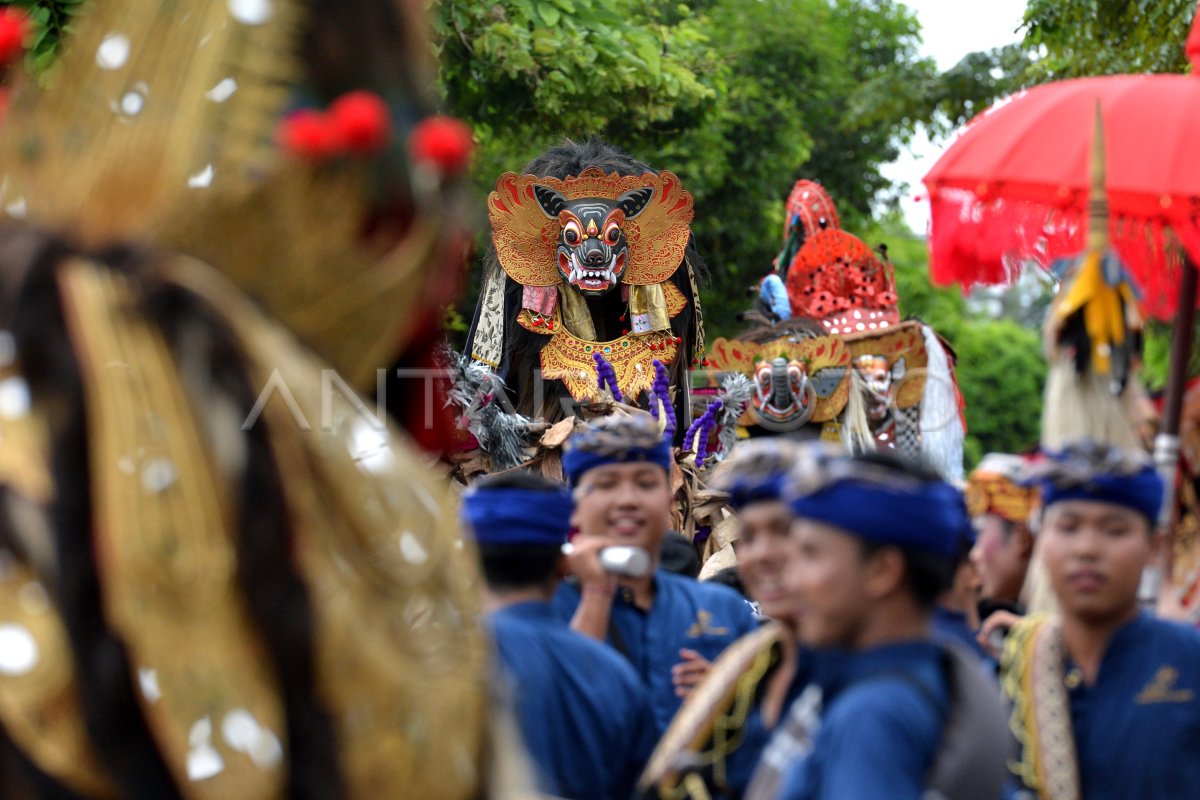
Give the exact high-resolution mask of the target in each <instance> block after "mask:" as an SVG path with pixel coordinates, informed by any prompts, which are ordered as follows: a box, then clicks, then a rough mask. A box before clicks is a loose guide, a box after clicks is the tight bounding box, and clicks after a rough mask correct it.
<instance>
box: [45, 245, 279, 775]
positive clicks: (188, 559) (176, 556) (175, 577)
mask: <svg viewBox="0 0 1200 800" xmlns="http://www.w3.org/2000/svg"><path fill="white" fill-rule="evenodd" d="M60 283H61V292H62V295H63V305H64V307H65V309H66V311H67V326H68V329H69V331H70V333H71V337H72V339H73V340H74V342H75V346H76V347H77V348H78V350H79V352H80V356H81V357H80V363H81V366H82V368H83V378H84V385H85V391H86V403H87V408H88V425H89V428H90V430H91V448H92V449H91V453H90V454H89V455H90V459H91V461H92V463H93V464H95V465H96V468H95V469H94V470H93V476H94V477H93V486H92V487H91V489H92V495H93V498H94V500H93V503H94V506H95V515H96V519H95V525H94V536H95V539H96V542H95V547H96V549H97V551H98V556H99V562H100V563H101V564H102V570H103V580H102V582H101V590H102V597H103V600H104V604H105V616H106V617H107V619H108V622H109V625H110V626H112V628H113V629H114V630H115V631H116V632H117V634H118V635H119V636H120V637H121V639H122V640H124V641H125V643H126V645H127V647H128V648H129V650H130V657H131V659H132V661H133V662H134V663H135V664H136V665H137V667H136V669H137V670H138V675H139V680H140V681H142V682H143V683H144V684H151V685H153V686H155V687H156V688H155V689H154V690H147V689H145V688H144V689H143V691H142V692H141V700H142V711H143V713H144V714H145V716H146V718H147V720H148V722H149V724H150V728H151V730H152V732H153V734H154V735H155V738H156V740H157V743H158V745H159V747H160V749H161V750H162V751H163V754H164V757H165V760H166V762H167V765H168V767H169V768H171V769H172V771H173V773H174V777H175V779H176V782H177V783H179V784H182V785H191V786H192V787H194V789H193V791H191V792H189V796H192V797H197V798H219V797H228V796H229V795H230V794H231V793H238V794H240V795H242V796H244V797H263V798H268V797H280V796H282V792H283V778H284V771H283V769H282V766H283V755H284V751H285V748H286V747H287V742H286V740H284V738H283V730H284V725H283V710H282V707H281V705H280V701H279V687H278V684H277V679H276V676H275V675H273V674H272V672H271V670H269V669H267V668H265V664H266V663H267V659H266V657H265V653H264V651H263V648H262V645H261V641H260V639H259V636H258V635H257V633H256V632H255V631H254V630H253V628H252V626H251V624H250V622H249V620H248V619H247V617H246V614H245V610H244V608H243V605H242V601H241V600H240V598H239V596H238V595H239V593H238V590H237V586H236V582H235V570H236V567H237V559H236V555H235V545H234V542H233V531H232V520H231V519H230V516H229V514H228V513H227V511H226V509H229V508H230V498H229V496H228V490H227V487H226V486H224V485H222V483H221V482H220V481H219V480H218V477H217V475H216V474H215V473H214V471H213V469H212V467H211V465H209V464H208V460H209V455H208V453H207V452H206V450H205V448H204V446H203V444H202V441H201V435H200V432H199V429H198V425H197V422H196V420H195V419H194V417H193V413H192V409H191V408H190V404H189V400H188V398H187V396H186V392H185V390H184V387H183V384H182V381H181V379H180V377H179V375H178V374H177V373H176V371H175V367H174V364H173V361H172V358H171V355H170V353H169V351H168V349H167V347H166V345H165V343H164V342H163V339H162V336H161V335H160V334H159V333H158V332H157V331H156V330H155V329H153V328H152V327H151V326H150V325H149V324H147V322H146V321H145V320H144V319H142V318H140V317H139V316H138V315H137V314H136V313H135V312H134V307H133V303H132V302H131V295H130V292H129V289H128V286H127V285H126V283H125V281H123V280H122V279H120V278H118V277H116V276H114V275H113V274H111V273H110V272H108V271H107V270H105V269H104V268H103V267H100V266H97V265H95V264H89V263H87V262H82V261H76V262H74V263H71V264H69V265H67V266H66V267H64V268H63V270H62V274H61V278H60ZM123 464H127V465H128V467H127V468H122V465H123ZM196 642H206V643H208V646H206V647H205V648H204V651H203V653H197V652H196V648H195V643H196ZM231 717H232V718H234V719H239V720H243V721H244V722H245V724H246V727H247V728H248V729H249V730H252V731H253V732H252V733H251V734H250V735H249V736H248V737H247V738H246V740H245V741H244V745H245V746H244V747H240V748H235V747H234V746H232V745H230V744H229V743H228V741H226V742H225V743H224V746H223V745H222V740H221V737H220V736H219V735H218V732H219V731H220V726H221V724H222V723H223V722H224V721H225V720H227V719H230V718H231ZM227 738H228V737H227ZM197 765H201V766H197ZM218 765H220V768H219V769H218V768H217V767H218ZM210 769H211V770H216V771H215V772H214V773H213V774H212V775H211V776H208V775H206V776H205V780H202V781H196V780H195V779H194V778H195V776H196V775H197V774H199V773H206V772H208V771H209V770H210Z"/></svg>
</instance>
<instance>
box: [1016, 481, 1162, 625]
mask: <svg viewBox="0 0 1200 800" xmlns="http://www.w3.org/2000/svg"><path fill="white" fill-rule="evenodd" d="M1038 537H1039V539H1041V540H1042V541H1041V548H1042V558H1043V559H1044V560H1045V564H1046V571H1047V572H1048V573H1049V576H1050V584H1051V586H1053V588H1054V593H1055V594H1056V595H1057V596H1058V601H1059V603H1060V605H1061V607H1062V610H1063V613H1064V614H1069V615H1072V616H1075V617H1079V618H1081V619H1084V620H1087V621H1094V622H1106V621H1110V620H1115V619H1119V618H1120V617H1122V616H1124V615H1126V614H1129V613H1131V612H1132V611H1133V609H1134V608H1136V604H1137V589H1138V582H1139V581H1140V580H1141V576H1142V570H1143V569H1144V568H1145V567H1146V564H1147V563H1149V561H1150V557H1151V555H1152V553H1153V550H1154V539H1153V536H1152V534H1151V530H1150V523H1149V521H1148V520H1147V519H1146V518H1145V517H1143V516H1142V515H1141V514H1139V513H1137V512H1136V511H1133V510H1132V509H1129V508H1126V507H1124V506H1119V505H1116V504H1113V503H1104V502H1100V501H1096V500H1062V501H1060V502H1057V503H1055V504H1054V505H1052V506H1050V507H1049V508H1048V509H1046V513H1045V517H1044V518H1043V521H1042V530H1041V532H1040V533H1039V534H1038Z"/></svg>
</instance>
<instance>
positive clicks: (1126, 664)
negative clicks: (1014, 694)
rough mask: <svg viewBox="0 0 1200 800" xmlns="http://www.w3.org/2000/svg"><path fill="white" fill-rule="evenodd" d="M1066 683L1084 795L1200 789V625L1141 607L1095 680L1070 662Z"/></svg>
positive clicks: (1147, 797) (1142, 795)
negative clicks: (1188, 624)
mask: <svg viewBox="0 0 1200 800" xmlns="http://www.w3.org/2000/svg"><path fill="white" fill-rule="evenodd" d="M1066 684H1067V689H1068V695H1069V697H1070V703H1071V722H1072V727H1073V728H1074V731H1075V751H1076V754H1077V757H1078V761H1079V778H1080V782H1081V784H1082V786H1081V788H1082V795H1083V797H1086V798H1087V800H1108V799H1109V798H1113V799H1114V800H1116V798H1131V797H1136V798H1138V800H1168V798H1171V800H1174V798H1182V797H1196V796H1197V794H1198V793H1200V633H1198V632H1197V631H1195V630H1193V629H1191V628H1187V627H1185V626H1183V625H1179V624H1177V623H1174V622H1167V621H1164V620H1159V619H1154V618H1152V617H1149V616H1146V615H1144V614H1143V615H1139V616H1138V617H1137V618H1136V619H1134V620H1133V621H1132V622H1129V623H1128V624H1127V625H1125V626H1123V627H1122V628H1121V629H1120V630H1118V631H1117V632H1116V633H1115V634H1114V635H1113V638H1112V641H1110V642H1109V644H1108V648H1107V649H1106V650H1105V651H1104V657H1103V658H1102V659H1101V661H1100V669H1099V672H1098V673H1097V675H1096V682H1095V684H1093V685H1092V686H1087V685H1085V684H1084V683H1083V682H1082V681H1081V680H1080V676H1079V672H1078V670H1077V669H1075V668H1074V666H1073V665H1072V664H1071V663H1069V662H1068V664H1067V674H1066Z"/></svg>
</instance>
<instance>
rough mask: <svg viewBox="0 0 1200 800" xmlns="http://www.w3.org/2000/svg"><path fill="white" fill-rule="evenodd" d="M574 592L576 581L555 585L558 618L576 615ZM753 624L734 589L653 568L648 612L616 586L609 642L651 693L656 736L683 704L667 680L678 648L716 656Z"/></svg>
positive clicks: (576, 593)
mask: <svg viewBox="0 0 1200 800" xmlns="http://www.w3.org/2000/svg"><path fill="white" fill-rule="evenodd" d="M579 597H580V595H579V586H578V585H577V584H574V583H563V584H561V585H560V586H559V587H558V593H557V594H556V595H555V597H554V605H555V608H556V609H557V610H558V613H559V614H560V616H561V617H562V618H563V619H565V620H570V619H571V617H573V616H574V615H575V609H576V608H578V607H579ZM756 627H758V622H757V620H755V618H754V612H753V611H752V610H751V609H750V604H749V603H747V602H746V601H745V600H744V599H743V598H742V596H741V595H740V594H738V593H737V592H735V591H734V590H733V589H730V588H729V587H727V586H718V585H716V584H712V583H704V582H701V581H697V580H693V579H692V578H685V577H683V576H681V575H673V574H671V573H669V572H664V571H663V570H661V569H660V570H658V571H657V572H655V573H654V603H653V605H651V607H650V610H649V611H643V610H642V609H640V608H638V607H637V606H635V605H634V604H633V593H632V592H630V591H629V590H628V589H625V588H624V587H622V588H621V589H619V590H618V591H617V595H616V597H614V598H613V605H612V616H611V618H610V624H609V629H608V643H609V645H611V646H612V647H613V648H615V649H616V650H617V652H619V653H621V654H622V655H623V656H625V658H626V659H628V661H629V663H630V664H632V665H633V668H634V670H635V671H636V672H637V674H638V676H639V677H640V678H641V681H642V685H643V686H645V687H646V689H647V691H648V692H649V693H650V704H651V706H652V708H653V710H654V720H655V725H656V733H657V735H660V736H661V735H662V733H663V732H664V731H665V730H666V729H667V725H668V724H670V722H671V718H672V717H674V716H675V712H676V711H678V710H679V706H680V705H682V703H683V699H682V698H680V697H677V696H676V695H675V684H674V683H673V682H672V680H671V668H672V667H673V666H675V665H676V664H678V663H679V662H680V661H681V659H680V657H679V651H680V650H683V649H688V650H695V651H696V652H698V653H699V654H700V655H702V656H703V657H704V658H706V659H708V660H709V661H715V660H716V659H717V656H719V655H720V654H721V651H722V650H724V649H725V648H726V647H728V646H729V645H730V644H732V643H733V641H734V640H735V639H737V638H738V637H739V636H741V635H742V634H744V633H749V632H750V631H752V630H754V629H755V628H756Z"/></svg>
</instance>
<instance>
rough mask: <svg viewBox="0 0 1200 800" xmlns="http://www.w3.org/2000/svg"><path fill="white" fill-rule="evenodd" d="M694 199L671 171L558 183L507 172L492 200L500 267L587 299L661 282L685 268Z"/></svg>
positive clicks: (587, 173) (589, 175)
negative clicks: (566, 286) (571, 290)
mask: <svg viewBox="0 0 1200 800" xmlns="http://www.w3.org/2000/svg"><path fill="white" fill-rule="evenodd" d="M692 215H693V209H692V196H691V195H690V194H688V193H687V192H685V191H683V188H682V187H681V186H680V184H679V179H678V178H677V177H675V175H674V174H672V173H671V172H667V171H663V172H662V173H660V174H658V175H655V174H653V173H646V174H644V175H639V176H624V175H618V174H616V173H612V174H609V175H605V174H604V172H602V171H601V170H599V169H594V168H592V169H585V170H584V171H583V172H582V173H581V174H580V175H579V176H578V177H572V178H567V179H566V180H558V179H556V178H539V177H537V176H534V175H521V176H518V175H516V174H515V173H512V172H506V173H504V174H503V175H501V176H500V179H499V180H498V181H496V191H494V192H492V193H491V195H490V196H489V197H488V218H489V219H490V220H491V223H492V241H493V243H494V244H495V246H496V255H497V256H498V257H499V259H500V266H501V267H503V268H504V271H505V272H506V273H508V276H509V277H510V278H512V279H513V280H515V281H516V282H517V283H520V284H522V285H524V286H554V285H556V284H557V283H558V281H559V279H560V278H561V279H562V280H564V281H566V282H567V283H569V284H570V285H571V286H573V287H575V288H576V289H578V290H579V291H581V292H584V293H586V294H593V295H598V294H604V293H605V292H608V291H611V290H612V289H613V288H614V287H615V286H616V285H617V284H618V283H626V284H630V285H633V286H651V285H655V284H660V283H662V282H663V281H665V280H667V279H668V278H670V277H671V275H672V273H674V272H675V270H676V269H678V268H679V265H680V264H681V263H682V262H683V255H684V249H685V248H686V247H687V242H688V236H689V235H690V234H689V230H688V225H689V224H690V223H691V221H692Z"/></svg>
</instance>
